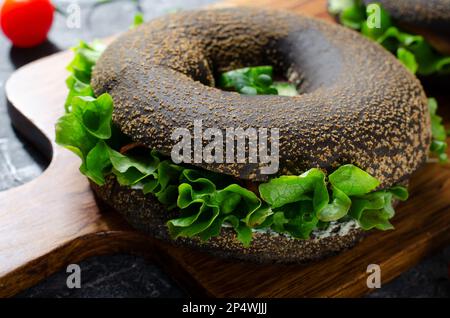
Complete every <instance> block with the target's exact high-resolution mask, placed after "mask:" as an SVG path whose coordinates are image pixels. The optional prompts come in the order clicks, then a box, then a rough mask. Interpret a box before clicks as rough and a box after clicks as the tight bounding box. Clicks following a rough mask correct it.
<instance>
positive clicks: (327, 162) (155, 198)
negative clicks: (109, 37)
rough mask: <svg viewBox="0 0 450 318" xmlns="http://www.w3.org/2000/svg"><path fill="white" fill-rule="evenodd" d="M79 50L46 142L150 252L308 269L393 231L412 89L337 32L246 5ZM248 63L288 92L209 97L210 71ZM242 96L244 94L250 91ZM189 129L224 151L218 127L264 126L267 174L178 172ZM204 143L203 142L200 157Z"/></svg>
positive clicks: (425, 132)
mask: <svg viewBox="0 0 450 318" xmlns="http://www.w3.org/2000/svg"><path fill="white" fill-rule="evenodd" d="M76 53H77V54H76V56H75V59H74V60H73V61H72V63H71V65H70V66H69V70H70V71H71V73H72V74H71V76H70V77H69V79H68V81H67V83H68V86H69V88H70V93H69V96H68V99H67V102H66V114H65V115H64V116H63V117H62V118H61V119H60V120H59V122H58V124H57V127H56V136H57V142H58V143H59V144H61V145H63V146H65V147H67V148H69V149H71V150H72V151H74V152H75V153H77V154H78V155H79V156H80V157H81V159H82V166H81V168H80V170H81V172H82V173H84V174H85V175H87V176H88V177H89V179H90V181H91V184H92V188H93V189H94V191H95V193H96V194H97V196H98V197H99V198H100V199H101V200H103V201H105V202H106V203H107V204H108V205H110V206H111V207H113V208H114V209H115V210H117V211H118V212H119V213H121V214H122V215H123V216H124V217H125V218H126V219H127V220H128V221H129V222H130V223H131V224H132V225H133V226H134V227H136V228H137V229H140V230H143V231H145V232H147V233H149V234H150V235H152V236H154V237H156V238H159V239H163V240H168V241H172V242H174V243H176V244H180V245H184V246H190V247H194V248H198V249H201V250H205V251H209V252H211V253H213V254H215V255H219V256H223V257H229V258H238V259H243V260H252V261H257V262H305V261H310V260H313V259H318V258H321V257H324V256H326V255H329V254H331V253H335V252H338V251H340V250H342V249H345V248H348V247H350V246H352V245H354V244H355V243H356V242H357V241H358V240H359V239H360V238H361V237H362V235H363V233H364V232H365V231H366V230H370V229H374V228H376V229H380V230H387V229H391V228H392V225H391V223H390V222H389V220H390V219H392V217H393V216H394V210H393V204H394V203H395V202H396V201H398V200H404V199H406V197H407V191H406V189H405V188H404V187H403V186H402V185H405V184H407V182H408V180H409V178H410V176H411V175H412V174H413V173H414V172H415V171H416V170H417V169H418V168H419V167H420V166H421V165H422V164H423V163H424V162H425V160H426V159H427V154H428V150H429V145H430V134H431V132H430V119H429V115H428V108H427V100H426V97H425V94H424V92H423V89H422V87H421V85H420V83H419V82H418V80H417V79H416V78H415V77H414V76H413V75H412V74H411V73H410V72H408V70H407V69H405V68H404V67H403V66H402V65H401V63H399V62H398V61H397V60H396V59H395V58H394V57H393V56H391V55H390V54H389V53H388V52H386V51H385V50H384V49H383V48H382V47H380V46H378V45H377V44H374V43H372V42H371V41H369V40H366V39H364V38H363V37H361V36H359V35H358V34H356V33H354V32H351V31H348V30H346V29H345V28H342V27H340V26H337V25H331V24H327V23H324V22H320V21H318V20H315V19H311V18H307V17H303V16H298V15H292V14H289V13H285V12H268V11H264V10H256V9H246V8H239V9H222V10H202V11H192V12H183V13H177V14H172V15H169V16H166V17H163V18H160V19H157V20H154V21H151V22H149V23H146V24H144V25H142V26H139V27H137V28H134V29H133V30H130V31H128V32H127V33H125V34H124V35H122V36H120V37H119V38H118V39H117V40H115V41H114V42H113V43H112V44H110V45H109V46H108V47H107V48H106V49H105V50H103V48H101V47H100V46H98V45H87V44H82V45H81V46H80V47H79V48H78V49H77V50H76ZM258 65H270V66H272V67H273V69H274V70H275V73H274V74H273V75H274V76H278V77H281V78H284V79H285V80H286V81H289V82H290V83H291V85H294V86H295V87H296V89H297V90H298V92H299V93H298V95H296V96H277V95H275V94H273V95H253V94H251V95H245V94H239V93H237V92H231V91H226V90H223V89H219V88H218V87H217V86H219V83H220V82H221V80H220V79H221V78H222V77H221V74H224V73H225V74H227V73H228V72H230V71H231V72H233V71H234V70H236V69H240V70H242V68H245V67H250V68H248V69H245V72H247V73H251V72H252V70H255V69H256V68H255V69H253V68H252V67H254V66H258ZM243 72H244V71H243ZM243 72H241V73H239V72H238V73H239V74H244V73H243ZM247 73H245V74H247ZM233 74H236V73H233ZM264 75H267V74H264ZM239 80H242V78H240V79H239ZM263 80H264V81H266V82H267V81H268V78H267V76H261V74H260V75H258V76H257V81H261V82H262V81H263ZM243 85H244V84H243ZM245 85H250V84H248V83H247V84H245ZM245 85H244V89H241V90H240V91H241V92H249V91H251V92H255V93H256V92H257V90H256V89H254V90H249V89H245V87H247V88H248V87H249V86H245ZM255 85H256V84H255ZM258 85H259V84H258ZM261 85H262V84H261ZM241 88H242V87H241ZM258 89H259V88H258ZM199 120H201V124H202V127H204V128H205V129H207V128H211V129H212V128H213V129H215V131H216V135H218V134H223V136H224V139H218V138H216V139H214V141H217V140H219V141H220V142H219V143H215V146H224V148H225V146H226V145H225V143H226V138H225V137H228V135H227V128H229V127H238V128H241V129H242V131H244V132H246V131H247V132H248V131H250V130H249V129H253V128H258V129H259V128H264V129H266V130H267V131H268V132H269V134H268V135H270V136H269V137H268V145H269V146H268V148H270V150H271V155H274V154H277V156H276V158H277V169H276V171H273V172H271V173H269V174H268V173H266V172H265V171H266V170H264V167H266V166H267V161H262V160H261V161H257V162H255V161H252V160H250V158H247V157H246V160H243V161H242V160H241V161H239V160H234V161H232V162H225V161H223V160H213V161H211V160H200V161H199V160H195V154H192V153H191V152H190V151H189V153H188V155H187V157H189V158H191V159H192V158H193V157H194V160H191V161H183V162H177V160H174V159H173V150H174V148H175V147H177V145H178V144H179V142H180V139H179V138H173V133H174V131H176V130H177V129H179V128H182V129H184V130H183V132H185V133H187V132H192V134H193V135H195V134H196V128H198V127H196V121H199ZM266 130H265V131H266ZM259 131H260V130H258V132H259ZM275 131H276V133H275ZM184 137H185V136H183V138H184ZM210 137H211V136H210ZM215 137H217V136H215ZM186 138H187V137H186ZM236 138H238V137H236ZM245 138H247V139H248V143H247V144H246V148H245V154H247V155H248V154H249V153H250V152H251V149H252V148H251V147H252V146H253V144H252V142H251V136H250V135H245V136H244V140H245ZM260 138H261V135H258V142H259V141H260V140H261V139H260ZM189 140H191V139H189ZM195 140H196V139H195V137H194V138H193V142H192V143H193V144H194V150H193V152H195ZM211 140H212V139H211V138H209V139H208V138H205V137H203V139H201V140H200V146H203V147H204V148H203V153H205V149H210V148H207V145H208V144H209V142H211ZM234 141H235V140H234V139H233V145H234ZM189 144H190V142H189ZM233 147H234V146H233ZM275 148H277V150H276V151H273V149H275ZM217 149H219V148H214V151H213V152H211V155H212V156H213V157H214V158H216V159H217V158H218V150H217ZM183 150H185V148H183ZM233 153H234V148H233ZM184 155H186V153H184ZM258 156H261V153H260V152H259V153H258ZM258 158H259V157H258ZM203 159H204V158H203Z"/></svg>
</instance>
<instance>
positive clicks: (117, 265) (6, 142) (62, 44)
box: [0, 0, 450, 297]
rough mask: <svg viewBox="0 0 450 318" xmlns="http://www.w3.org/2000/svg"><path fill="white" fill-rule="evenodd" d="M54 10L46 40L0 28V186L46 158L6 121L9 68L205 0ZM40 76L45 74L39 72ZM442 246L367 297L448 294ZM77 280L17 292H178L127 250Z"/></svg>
mask: <svg viewBox="0 0 450 318" xmlns="http://www.w3.org/2000/svg"><path fill="white" fill-rule="evenodd" d="M0 2H1V0H0ZM52 2H53V4H54V6H55V7H56V8H57V11H59V12H57V13H55V15H54V20H53V24H52V27H51V30H50V33H49V36H48V40H47V41H46V42H44V43H43V44H41V45H39V46H37V47H34V48H29V49H23V48H17V47H14V46H12V44H11V43H10V41H9V40H8V39H7V38H6V37H4V36H3V34H0V191H4V190H6V189H9V188H12V187H15V186H18V185H20V184H23V183H26V182H27V181H29V180H31V179H33V178H35V177H37V176H38V175H39V174H40V173H42V171H43V170H44V169H45V167H46V165H47V162H46V161H45V159H44V157H43V156H42V155H41V154H39V153H38V152H37V151H36V150H35V149H33V148H32V147H30V146H29V145H27V143H25V142H24V141H23V139H22V138H21V136H20V135H18V134H17V133H16V132H15V131H14V129H13V127H12V126H11V124H10V120H9V118H8V115H7V110H6V98H5V94H4V84H5V81H6V80H7V79H8V77H9V76H10V75H11V73H12V72H14V70H16V69H17V68H19V67H21V66H22V65H24V64H27V63H29V62H31V61H33V60H35V59H38V58H40V57H44V56H46V55H50V54H52V53H55V52H58V51H60V50H66V49H68V48H70V47H71V46H73V45H75V44H76V43H77V42H78V40H80V39H83V40H86V41H90V40H93V39H96V38H103V37H107V36H110V35H113V34H116V33H118V32H122V31H124V30H127V29H128V28H129V26H130V25H131V24H132V22H133V17H134V15H135V14H136V13H137V12H138V11H142V12H143V15H144V19H145V20H150V19H152V18H155V17H157V16H160V15H163V14H166V13H169V12H173V11H175V10H185V9H193V8H198V7H202V6H205V5H208V4H212V3H214V2H215V1H213V0H189V1H186V0H165V1H162V0H146V1H145V0H140V1H137V0H136V1H133V0H112V1H111V0H103V1H95V0H79V1H75V0H64V1H61V0H53V1H52ZM72 3H76V4H78V5H79V7H80V8H81V11H80V13H81V19H80V21H79V22H80V27H79V28H78V27H75V28H72V27H68V24H67V20H66V17H65V16H64V14H67V13H68V10H69V6H70V5H71V4H72ZM43 76H45V74H43ZM449 260H450V247H447V248H446V249H444V250H442V251H440V252H439V253H437V254H435V255H433V256H431V257H429V258H427V259H425V260H424V261H423V262H422V263H420V264H419V265H417V266H416V267H414V268H413V269H411V270H409V271H408V272H406V273H404V274H403V275H401V276H400V277H398V278H397V279H396V280H394V281H392V282H391V283H389V284H386V285H383V287H382V288H381V289H380V290H377V291H376V292H374V293H372V294H371V295H369V296H368V297H430V296H431V297H449V296H450V284H449V275H450V268H449V265H448V264H449ZM80 266H81V271H82V288H81V289H68V288H67V287H66V278H67V274H66V273H65V271H61V272H59V273H56V274H54V275H52V276H51V277H49V278H48V279H47V280H45V281H44V282H42V283H40V284H38V285H37V286H34V287H32V288H30V289H29V290H26V291H24V292H23V293H21V294H20V295H18V297H183V296H188V293H187V292H186V291H184V290H182V289H181V288H180V287H179V286H178V285H177V284H176V283H175V282H174V281H172V279H171V278H170V277H168V276H167V275H166V274H165V273H164V268H159V267H157V266H155V265H153V264H151V263H149V262H147V261H146V260H145V259H143V258H140V257H138V256H133V255H110V256H101V257H94V258H90V259H88V260H86V261H84V262H82V263H81V264H80Z"/></svg>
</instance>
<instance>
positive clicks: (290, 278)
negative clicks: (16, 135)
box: [0, 0, 450, 297]
mask: <svg viewBox="0 0 450 318" xmlns="http://www.w3.org/2000/svg"><path fill="white" fill-rule="evenodd" d="M252 4H253V5H258V6H260V7H266V8H281V9H288V10H290V11H295V12H299V13H303V14H309V15H313V16H316V17H319V18H324V19H328V20H330V21H331V19H330V18H329V16H328V15H327V14H326V7H325V1H323V0H318V1H313V0H303V1H291V0H283V1H279V0H277V1H275V0H264V1H245V0H231V1H228V2H226V3H222V4H221V6H224V5H225V6H236V5H252ZM71 56H72V53H71V52H68V51H66V52H61V53H58V54H55V55H52V56H50V57H47V58H44V59H41V60H39V61H36V62H33V63H31V64H29V65H27V66H25V67H23V68H21V69H19V70H18V71H16V72H15V73H14V75H13V76H12V77H11V78H10V79H9V81H8V82H7V85H6V93H7V97H8V100H9V102H10V103H9V112H10V115H11V118H12V121H13V123H14V125H15V126H16V128H17V129H18V130H19V131H20V132H21V133H22V134H23V135H24V136H25V137H26V138H27V139H29V140H30V141H31V142H32V143H34V144H35V145H36V146H37V147H39V149H41V150H42V151H43V152H44V153H45V154H46V155H47V156H48V157H49V158H50V159H51V163H50V166H49V167H48V168H47V169H46V171H45V172H44V173H43V174H42V175H41V176H40V177H38V178H37V179H35V180H33V181H31V182H29V183H27V184H25V185H23V186H20V187H17V188H14V189H11V190H8V191H4V192H0V296H12V295H14V294H16V293H18V292H19V291H21V290H23V289H25V288H27V287H30V286H31V285H33V284H35V283H37V282H38V281H40V280H42V279H43V278H45V277H47V276H49V275H50V274H52V273H54V272H55V271H57V270H58V269H60V268H62V267H63V266H65V265H67V264H69V263H76V262H78V261H80V260H82V259H84V258H86V257H89V256H92V255H99V254H106V253H115V252H132V253H138V254H143V255H146V256H148V257H149V258H151V259H153V260H154V261H155V262H157V263H159V264H160V266H161V267H162V268H163V269H164V270H166V271H168V272H169V273H170V274H171V275H172V276H173V277H174V278H175V279H176V280H178V281H179V282H180V283H181V285H182V286H184V287H185V288H186V289H187V290H188V291H189V292H190V294H192V295H203V296H205V295H206V296H214V297H223V296H228V297H305V296H317V297H334V296H338V297H342V296H361V295H363V294H365V293H367V292H370V290H369V289H368V288H367V287H366V279H367V273H366V269H367V266H368V265H369V264H372V263H375V264H379V265H380V266H381V270H382V282H383V283H386V282H388V281H389V280H391V279H393V278H394V277H396V276H398V275H399V274H400V273H402V272H403V271H405V270H406V269H408V268H410V267H411V266H413V265H414V264H416V263H417V262H419V261H420V260H421V258H422V257H423V256H424V255H426V254H428V253H430V252H431V251H433V250H435V249H437V248H440V247H442V246H443V245H445V244H448V243H449V242H450V213H449V210H450V169H449V167H448V166H441V165H438V164H428V165H426V166H425V167H424V168H423V169H422V170H421V171H419V172H418V173H417V174H416V175H415V176H414V178H413V180H412V182H411V188H410V191H411V198H410V199H409V200H408V201H407V202H406V203H404V204H401V205H400V206H399V207H398V208H397V215H396V217H395V219H394V221H393V223H394V225H395V227H396V230H395V231H390V232H371V233H369V235H368V236H367V237H366V239H365V240H363V242H362V243H360V244H359V245H357V246H356V247H355V248H353V249H351V250H349V251H346V252H343V253H341V254H339V255H336V256H334V257H331V258H328V259H325V260H322V261H319V262H315V263H312V264H309V265H303V266H299V265H289V266H287V265H272V266H267V265H266V266H263V265H255V264H250V263H242V262H231V261H225V260H221V259H217V258H214V257H211V256H209V255H206V254H203V253H200V252H195V251H191V250H187V249H183V248H176V247H173V246H171V245H168V244H165V243H162V242H160V241H157V240H154V239H152V238H149V237H147V236H144V235H142V234H140V233H138V232H136V231H134V230H132V229H131V228H130V227H129V226H128V225H127V224H126V223H125V222H124V220H123V219H122V218H121V217H120V216H119V215H118V214H117V213H115V212H114V211H110V210H109V209H107V208H105V207H102V206H101V205H99V204H97V203H96V201H95V198H94V196H93V194H92V193H91V191H90V189H89V186H88V182H87V180H86V179H85V178H84V177H83V176H82V175H81V174H80V173H79V171H78V166H79V164H80V162H79V159H78V158H77V157H76V156H75V155H73V154H72V153H70V152H69V151H67V150H64V149H62V148H60V147H59V146H56V145H55V144H54V142H53V140H54V124H55V122H56V120H57V118H58V117H59V116H60V115H62V113H63V104H64V99H65V96H66V93H67V90H66V88H65V83H64V80H65V77H66V76H67V74H66V71H65V65H66V64H67V63H68V61H69V60H70V59H71ZM449 101H450V99H441V104H444V105H441V106H442V107H445V106H447V108H448V109H450V103H449ZM445 104H446V105H445ZM447 117H448V116H447Z"/></svg>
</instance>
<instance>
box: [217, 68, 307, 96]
mask: <svg viewBox="0 0 450 318" xmlns="http://www.w3.org/2000/svg"><path fill="white" fill-rule="evenodd" d="M259 66H272V68H273V75H272V81H273V83H288V84H291V85H293V86H294V87H295V89H296V91H297V94H298V95H300V94H302V91H301V84H302V76H301V74H300V73H299V72H297V71H295V70H294V68H293V67H290V68H288V69H287V70H286V69H283V68H282V67H277V66H276V65H273V63H272V64H270V63H266V64H258V65H246V66H242V67H234V68H233V67H227V68H225V69H222V70H218V69H215V70H214V72H213V73H214V83H215V87H216V88H218V89H220V90H223V91H233V92H236V91H237V90H236V89H235V88H224V87H221V86H220V77H221V76H222V74H223V73H226V72H229V71H234V70H238V69H241V68H247V67H249V68H251V67H259ZM260 95H265V94H260ZM267 95H269V94H267Z"/></svg>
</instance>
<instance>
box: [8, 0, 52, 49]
mask: <svg viewBox="0 0 450 318" xmlns="http://www.w3.org/2000/svg"><path fill="white" fill-rule="evenodd" d="M54 11H55V9H54V7H53V5H52V4H51V3H50V1H49V0H5V1H4V2H3V4H2V8H1V11H0V25H1V27H2V30H3V33H5V35H6V36H7V37H8V38H9V39H10V40H11V42H12V43H13V44H14V45H15V46H18V47H32V46H35V45H38V44H40V43H42V42H44V41H45V39H46V38H47V33H48V31H49V30H50V27H51V25H52V22H53V12H54Z"/></svg>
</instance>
